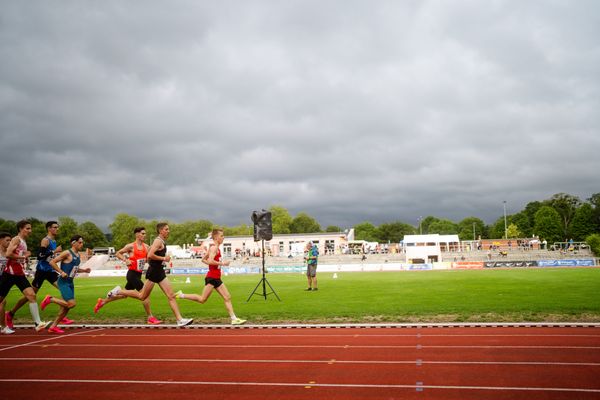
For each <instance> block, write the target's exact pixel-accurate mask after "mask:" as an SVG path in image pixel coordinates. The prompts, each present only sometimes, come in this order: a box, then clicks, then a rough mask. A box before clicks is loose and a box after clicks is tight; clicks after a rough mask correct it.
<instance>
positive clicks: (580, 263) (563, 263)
mask: <svg viewBox="0 0 600 400" xmlns="http://www.w3.org/2000/svg"><path fill="white" fill-rule="evenodd" d="M594 265H596V264H595V262H594V260H593V259H583V260H539V261H538V266H539V267H593V266H594Z"/></svg>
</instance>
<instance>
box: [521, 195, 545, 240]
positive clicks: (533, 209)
mask: <svg viewBox="0 0 600 400" xmlns="http://www.w3.org/2000/svg"><path fill="white" fill-rule="evenodd" d="M543 205H544V204H543V203H542V202H540V201H531V202H529V203H527V205H526V206H525V209H524V210H523V211H521V212H522V213H524V214H525V215H526V216H527V219H528V220H529V227H530V229H531V230H530V231H526V230H525V229H524V226H523V225H521V224H520V223H518V222H516V223H517V225H518V226H519V228H520V229H521V231H522V232H523V234H525V235H526V236H527V237H530V236H533V226H534V225H535V213H537V212H538V210H539V209H540V208H541V207H542V206H543Z"/></svg>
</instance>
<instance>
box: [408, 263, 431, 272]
mask: <svg viewBox="0 0 600 400" xmlns="http://www.w3.org/2000/svg"><path fill="white" fill-rule="evenodd" d="M408 269H409V270H410V271H428V270H432V269H433V264H409V265H408Z"/></svg>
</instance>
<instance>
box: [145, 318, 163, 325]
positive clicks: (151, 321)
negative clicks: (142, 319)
mask: <svg viewBox="0 0 600 400" xmlns="http://www.w3.org/2000/svg"><path fill="white" fill-rule="evenodd" d="M148 323H149V324H150V325H158V324H160V323H162V321H161V320H159V319H157V318H156V317H149V318H148Z"/></svg>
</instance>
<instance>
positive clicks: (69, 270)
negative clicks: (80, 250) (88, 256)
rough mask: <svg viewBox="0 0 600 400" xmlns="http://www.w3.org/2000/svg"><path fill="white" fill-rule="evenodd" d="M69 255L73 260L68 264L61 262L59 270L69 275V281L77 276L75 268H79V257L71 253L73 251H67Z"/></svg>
mask: <svg viewBox="0 0 600 400" xmlns="http://www.w3.org/2000/svg"><path fill="white" fill-rule="evenodd" d="M69 253H71V257H72V258H73V259H72V260H71V262H70V263H66V262H64V261H63V262H62V263H61V264H60V269H62V270H63V271H64V272H65V273H66V274H67V275H69V279H73V278H75V274H77V267H78V266H79V262H80V261H81V260H80V259H79V255H78V254H75V253H73V250H71V249H69Z"/></svg>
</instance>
